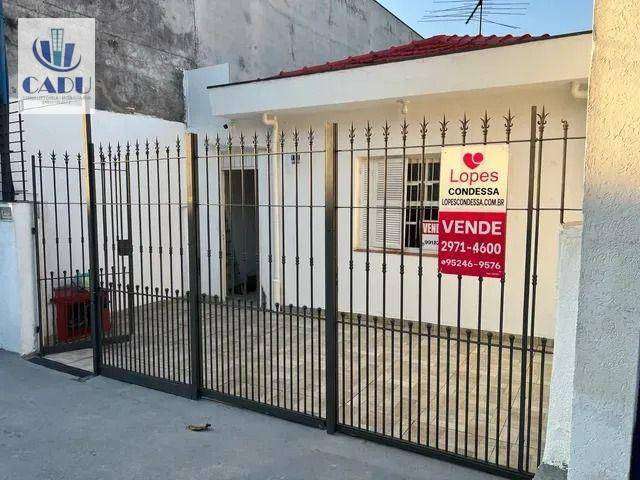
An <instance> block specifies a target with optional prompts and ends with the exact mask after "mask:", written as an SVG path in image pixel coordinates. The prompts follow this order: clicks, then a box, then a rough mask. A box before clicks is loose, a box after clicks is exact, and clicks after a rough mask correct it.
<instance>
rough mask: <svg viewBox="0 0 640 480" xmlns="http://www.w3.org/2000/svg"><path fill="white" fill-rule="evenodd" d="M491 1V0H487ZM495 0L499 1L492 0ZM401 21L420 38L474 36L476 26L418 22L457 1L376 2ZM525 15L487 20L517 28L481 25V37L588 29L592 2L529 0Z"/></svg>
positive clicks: (518, 0) (579, 0) (398, 0)
mask: <svg viewBox="0 0 640 480" xmlns="http://www.w3.org/2000/svg"><path fill="white" fill-rule="evenodd" d="M486 1H487V2H490V1H492V0H486ZM493 1H498V0H493ZM504 1H505V2H507V3H509V2H511V3H520V2H523V1H524V2H527V0H504ZM378 2H379V3H381V4H382V5H384V6H385V7H386V8H387V9H389V10H390V11H391V12H393V13H394V14H395V15H396V16H397V17H398V18H400V19H401V20H402V21H403V22H405V23H406V24H408V25H409V26H410V27H411V28H413V29H414V30H416V31H417V32H418V33H420V34H421V35H422V36H423V37H430V36H433V35H438V34H450V35H451V34H458V35H477V34H478V24H477V23H476V24H473V25H472V24H471V22H470V23H469V24H468V25H465V23H464V20H460V21H455V22H435V23H431V22H421V21H420V20H421V18H422V17H423V16H424V14H425V12H426V11H428V10H435V9H444V8H452V7H454V6H455V5H456V4H459V3H460V0H378ZM528 4H529V5H528V8H527V10H526V14H525V15H522V16H503V17H501V18H498V17H495V18H494V17H489V18H494V19H495V21H498V22H501V23H507V24H511V25H516V26H518V27H520V28H518V29H517V30H513V29H510V28H505V27H502V26H499V25H493V24H489V23H484V24H483V27H482V34H483V35H506V34H512V35H524V34H525V33H531V34H535V35H540V34H543V33H549V34H552V35H558V34H562V33H570V32H578V31H581V30H590V29H591V24H592V18H593V0H528Z"/></svg>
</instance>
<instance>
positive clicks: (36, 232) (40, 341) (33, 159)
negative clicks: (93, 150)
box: [25, 155, 44, 355]
mask: <svg viewBox="0 0 640 480" xmlns="http://www.w3.org/2000/svg"><path fill="white" fill-rule="evenodd" d="M31 183H32V185H33V190H32V194H33V230H32V232H33V241H34V244H35V256H36V291H37V296H38V309H37V312H38V327H37V330H38V352H39V353H40V355H42V354H43V353H44V339H43V334H42V289H41V287H40V235H39V232H40V227H39V225H38V190H37V182H36V156H35V155H31ZM40 195H42V193H40ZM25 200H26V197H25Z"/></svg>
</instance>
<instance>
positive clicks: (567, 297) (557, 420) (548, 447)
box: [536, 223, 582, 479]
mask: <svg viewBox="0 0 640 480" xmlns="http://www.w3.org/2000/svg"><path fill="white" fill-rule="evenodd" d="M581 240H582V224H581V223H573V224H566V225H564V226H562V227H561V228H560V232H559V240H558V242H559V254H558V277H557V285H558V287H557V288H558V303H557V307H556V319H555V335H554V346H553V371H552V373H551V387H550V391H549V413H548V417H547V418H548V420H547V433H546V438H545V444H544V445H545V448H544V454H543V457H542V465H541V466H540V469H539V474H538V475H536V478H540V479H542V478H554V477H553V476H551V475H550V474H551V473H553V474H554V475H561V476H562V475H566V471H567V466H568V464H569V459H570V447H571V404H572V401H573V376H574V372H575V353H576V349H575V346H576V323H577V320H578V294H579V285H580V251H581V244H582V241H581ZM544 474H547V475H548V476H547V477H545V476H544Z"/></svg>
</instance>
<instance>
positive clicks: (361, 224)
mask: <svg viewBox="0 0 640 480" xmlns="http://www.w3.org/2000/svg"><path fill="white" fill-rule="evenodd" d="M386 159H387V166H388V168H389V175H388V176H387V194H388V195H387V238H386V242H385V244H386V251H387V252H388V253H392V254H393V253H399V252H400V251H401V250H402V244H403V243H404V245H405V246H404V251H405V253H419V251H420V248H419V247H410V246H407V241H406V231H407V225H417V224H418V222H417V220H416V221H413V222H412V221H410V220H407V212H409V208H416V207H420V204H421V201H420V197H419V196H418V198H417V199H416V200H410V199H408V198H407V195H408V192H409V189H410V188H411V187H413V186H415V185H419V184H420V180H408V178H407V172H408V171H409V169H410V165H412V164H419V165H422V162H423V158H422V155H420V154H417V155H414V154H412V155H406V156H405V157H404V166H403V171H402V176H400V175H399V172H397V164H398V161H402V160H403V157H402V156H401V155H389V156H387V157H386ZM355 161H356V162H357V163H356V169H355V170H356V171H357V172H358V176H357V178H356V179H354V182H356V186H357V188H356V189H355V192H354V207H357V215H356V219H355V220H354V224H355V225H354V227H355V228H356V230H357V233H356V236H355V242H354V243H355V244H354V248H355V249H356V250H365V251H366V248H367V243H366V218H367V212H366V174H367V173H366V167H367V163H369V165H370V166H371V172H370V174H369V181H370V182H371V189H370V191H369V195H370V199H369V206H370V209H369V214H370V215H371V217H372V218H371V220H370V223H369V235H370V239H369V250H370V251H376V252H378V251H382V250H383V249H384V246H383V244H382V240H381V239H382V238H383V235H382V231H381V229H382V227H381V226H380V225H381V224H382V221H383V220H382V218H383V217H382V216H383V215H384V213H383V208H382V207H383V205H384V201H383V197H384V193H383V190H381V191H380V192H378V190H379V189H381V188H382V189H383V185H384V180H383V175H384V166H383V165H384V161H385V157H384V156H375V157H370V158H369V159H367V157H359V158H357V159H356V160H355ZM394 162H395V166H396V171H395V172H393V166H392V165H393V164H394ZM424 163H425V167H426V170H427V171H429V169H430V168H433V169H434V171H437V172H439V167H433V166H432V165H436V164H438V165H439V164H440V153H427V154H425V158H424ZM393 175H395V176H394V178H390V176H393ZM390 182H404V191H403V192H402V197H398V194H399V192H398V183H395V184H393V185H391V183H390ZM439 183H440V178H439V176H438V178H437V179H435V178H432V179H430V180H427V179H425V181H424V187H423V188H422V189H421V193H425V192H428V191H429V187H431V189H433V187H434V186H435V185H439ZM431 191H433V190H431ZM390 193H391V195H390ZM393 195H395V197H394V199H395V200H394V201H390V200H389V197H390V196H393ZM437 198H438V197H437V196H436V197H435V199H431V200H427V199H426V198H425V201H424V208H425V209H430V211H432V212H434V214H433V219H434V220H435V219H437V211H438V199H437ZM403 199H404V207H405V208H404V211H399V210H400V208H401V206H402V201H403ZM394 202H395V203H394ZM396 204H397V205H396ZM394 211H395V212H396V213H395V215H394V213H393V212H394ZM418 211H419V208H418ZM399 214H400V215H399ZM378 216H379V218H378ZM394 217H395V218H394ZM425 219H426V218H425ZM390 221H391V222H392V225H391V226H390V224H389V222H390ZM394 222H397V223H399V226H398V224H396V223H394ZM417 228H419V226H418V227H417ZM378 230H380V231H378ZM398 231H399V238H398V233H397V232H398ZM390 232H391V235H390ZM394 232H396V233H395V236H394ZM428 254H431V253H430V252H423V255H428Z"/></svg>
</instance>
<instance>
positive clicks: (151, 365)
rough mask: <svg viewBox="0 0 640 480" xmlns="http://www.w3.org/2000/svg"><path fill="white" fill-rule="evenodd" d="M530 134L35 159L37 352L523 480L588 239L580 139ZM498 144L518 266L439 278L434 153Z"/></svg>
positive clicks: (300, 136) (182, 147) (448, 128)
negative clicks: (558, 299)
mask: <svg viewBox="0 0 640 480" xmlns="http://www.w3.org/2000/svg"><path fill="white" fill-rule="evenodd" d="M531 115H532V116H531V122H532V123H531V128H530V129H529V133H530V136H529V137H528V138H517V139H516V138H512V133H511V132H512V129H513V128H514V117H513V116H512V115H511V114H510V113H508V114H507V115H505V117H504V128H499V129H494V130H497V131H498V134H497V135H496V137H499V138H492V136H491V135H490V133H492V132H493V130H490V119H489V117H488V115H486V114H485V116H484V118H483V119H481V121H480V125H481V128H480V129H478V132H477V136H475V137H474V136H473V135H472V134H471V131H470V121H469V120H468V119H467V118H466V116H465V117H463V119H462V120H460V122H459V132H460V136H459V137H458V136H457V135H456V136H455V137H454V134H453V131H454V128H453V127H452V125H451V124H450V122H449V121H448V120H447V119H446V118H443V119H442V120H439V121H438V122H437V123H436V126H435V128H434V129H433V130H431V129H430V126H429V124H428V123H427V121H426V120H424V121H423V122H421V124H419V125H414V126H413V130H412V129H411V128H410V126H409V125H407V124H406V123H404V124H403V125H402V126H401V127H400V129H399V132H392V131H391V128H390V127H389V126H388V125H384V126H380V127H378V129H377V131H376V129H374V127H373V126H371V125H370V124H367V125H364V126H362V127H361V128H357V127H354V126H350V127H347V128H344V129H338V126H337V125H329V126H327V128H326V129H325V130H324V131H317V130H314V129H305V130H304V131H302V130H300V131H299V130H296V129H292V130H291V131H287V132H269V133H267V134H266V135H265V136H258V135H257V134H253V135H251V136H244V135H240V136H237V137H235V138H234V137H232V136H230V135H228V136H226V137H225V138H218V137H216V138H215V139H208V138H205V139H201V141H200V142H198V138H197V137H196V136H195V135H193V134H188V135H186V137H185V142H184V144H183V143H182V142H181V141H180V139H178V140H177V141H175V142H172V143H171V145H168V146H166V145H163V144H161V143H159V142H158V141H149V142H148V141H145V142H142V143H135V144H121V145H118V144H111V145H98V146H97V147H96V149H95V153H93V147H92V144H91V142H90V135H88V138H89V141H88V142H87V147H86V152H88V153H85V154H83V155H76V156H71V155H67V154H63V155H60V154H57V153H53V154H50V155H43V154H38V155H37V156H36V157H34V164H33V178H34V186H37V191H34V197H33V198H34V205H35V208H36V211H37V221H38V224H37V228H36V233H37V242H36V243H37V245H38V257H39V282H38V285H39V298H40V308H41V315H40V318H41V321H40V335H41V346H42V353H44V354H46V353H50V352H56V351H60V350H64V349H78V348H83V347H84V348H86V347H90V346H93V348H94V351H95V352H96V357H95V362H96V363H95V367H96V371H97V372H98V373H102V374H105V375H108V376H111V377H114V378H118V379H121V380H124V381H129V382H133V383H138V384H141V385H145V386H149V387H153V388H158V389H162V390H165V391H169V392H172V393H176V394H180V395H185V396H190V397H193V398H197V397H198V396H200V395H204V396H208V397H212V398H216V399H220V400H224V401H228V402H231V403H235V404H238V405H240V406H243V407H246V408H251V409H254V410H258V411H263V412H267V413H270V414H273V415H278V416H281V417H283V418H286V419H290V420H294V421H298V422H302V423H305V424H309V425H314V426H318V427H321V428H326V429H327V430H328V431H329V432H335V431H341V432H344V433H347V434H352V435H357V436H361V437H364V438H368V439H372V440H376V441H379V442H383V443H387V444H391V445H395V446H398V447H400V448H405V449H409V450H412V451H416V452H420V453H424V454H428V455H435V456H440V457H443V458H447V459H450V460H452V461H456V462H460V463H464V464H467V465H471V466H473V467H475V468H479V469H483V470H487V471H491V472H494V473H498V474H502V475H508V476H515V477H530V476H531V474H532V473H533V472H534V471H535V470H536V468H537V465H538V464H539V463H540V459H541V455H542V451H543V447H544V434H545V429H546V410H547V402H548V390H549V379H550V368H551V363H552V358H553V340H552V339H551V338H550V337H551V336H552V335H550V334H549V328H548V324H549V322H551V323H553V319H552V318H551V317H550V315H551V316H552V315H553V312H554V305H555V303H554V302H555V300H554V299H553V291H554V288H555V284H554V279H555V264H553V262H552V263H551V264H548V263H545V262H542V261H541V260H540V259H541V256H542V252H543V251H544V252H545V255H546V256H547V257H552V256H553V252H552V250H553V248H554V247H553V245H556V247H557V240H556V239H555V230H556V229H557V227H558V225H559V224H561V223H563V222H565V221H567V219H570V220H578V219H580V215H581V211H580V205H579V203H574V202H575V200H576V199H578V200H577V201H578V202H579V198H580V196H579V195H577V196H576V195H574V192H573V191H572V190H567V189H566V187H565V185H566V171H567V162H568V158H569V157H571V158H573V157H574V156H575V155H573V156H572V154H571V152H570V155H568V153H567V152H568V151H570V150H571V151H573V150H575V151H574V152H573V153H575V152H577V151H579V150H580V148H579V144H580V142H582V141H583V140H584V137H582V136H570V135H569V125H568V123H566V122H562V123H560V122H558V126H557V128H558V129H559V130H554V132H555V131H558V132H559V135H555V134H554V135H548V134H546V133H547V132H548V129H549V119H548V115H547V113H546V112H545V111H544V110H543V111H542V112H541V113H539V114H538V113H537V111H536V110H535V108H534V109H533V110H532V113H531ZM554 128H555V126H554ZM323 137H324V138H323ZM488 143H507V144H509V145H510V148H511V149H512V155H511V158H512V163H513V162H514V163H516V167H515V169H514V171H515V172H516V173H515V174H513V175H512V179H511V180H510V189H512V190H513V191H514V192H516V194H515V195H514V196H513V201H511V200H510V202H511V203H510V204H509V208H508V224H509V225H510V229H511V230H510V232H509V234H508V235H509V236H508V238H509V239H511V240H510V241H509V243H508V246H507V249H510V250H511V252H510V255H511V256H510V257H509V259H508V262H509V268H508V269H507V273H506V275H505V277H503V278H501V279H483V278H471V277H464V278H463V277H460V276H458V277H455V276H449V275H443V274H441V273H440V272H439V271H438V267H437V257H436V256H435V254H434V253H433V252H427V251H424V246H423V244H422V242H421V241H419V237H418V235H419V234H418V231H417V229H416V227H415V225H420V224H421V222H422V220H425V219H436V218H437V198H438V181H439V166H438V162H439V157H438V152H439V150H440V149H441V148H442V147H443V146H449V145H473V144H488ZM572 143H575V144H577V146H576V147H575V149H574V147H571V145H572ZM319 145H320V146H321V147H322V148H319ZM569 161H574V160H572V159H569ZM90 172H92V175H90ZM522 172H524V174H518V173H522ZM91 177H92V178H91ZM84 178H89V182H88V183H85V182H84V180H83V179H84ZM35 179H38V182H36V181H35ZM87 185H88V186H89V187H88V188H89V190H90V191H87ZM570 191H571V193H569V192H570ZM85 198H88V200H85ZM91 212H93V214H92V213H91ZM90 232H94V233H91V234H90ZM91 238H93V240H92V241H90V239H91ZM91 247H92V248H93V249H94V252H93V254H92V253H91ZM543 249H544V250H543ZM92 257H93V260H91V259H92ZM92 281H93V282H94V283H93V285H94V288H91V285H92ZM545 325H546V326H545ZM96 332H97V335H96ZM92 340H93V342H92Z"/></svg>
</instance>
